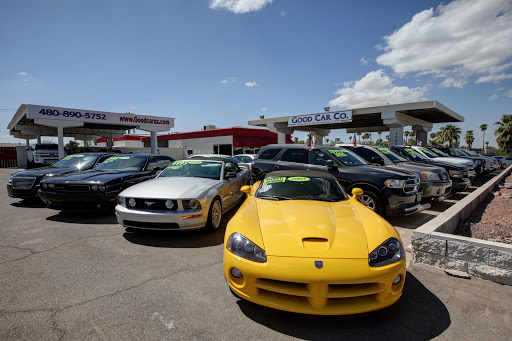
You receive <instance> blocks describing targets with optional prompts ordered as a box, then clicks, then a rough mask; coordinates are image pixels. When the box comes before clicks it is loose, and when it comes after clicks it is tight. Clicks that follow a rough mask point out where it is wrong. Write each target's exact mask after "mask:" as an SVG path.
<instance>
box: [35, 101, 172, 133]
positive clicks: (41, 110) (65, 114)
mask: <svg viewBox="0 0 512 341" xmlns="http://www.w3.org/2000/svg"><path fill="white" fill-rule="evenodd" d="M27 118H31V119H53V120H64V121H78V122H87V123H100V124H102V123H103V124H117V125H132V126H133V125H135V126H141V125H142V126H153V127H168V128H169V129H170V128H173V127H174V118H171V117H159V116H146V115H140V116H139V115H134V114H121V113H116V112H103V111H92V110H82V109H71V108H58V107H49V106H40V105H27Z"/></svg>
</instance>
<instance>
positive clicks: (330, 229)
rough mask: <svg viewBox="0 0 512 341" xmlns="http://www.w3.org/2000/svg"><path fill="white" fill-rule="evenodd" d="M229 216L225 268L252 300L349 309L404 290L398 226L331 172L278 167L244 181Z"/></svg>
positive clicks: (391, 299)
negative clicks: (238, 203)
mask: <svg viewBox="0 0 512 341" xmlns="http://www.w3.org/2000/svg"><path fill="white" fill-rule="evenodd" d="M242 191H243V192H245V193H247V194H248V196H247V199H246V200H245V201H244V203H243V204H242V206H241V207H240V208H239V210H238V211H237V213H236V214H235V215H234V216H233V218H232V219H231V220H230V222H229V223H228V226H227V228H226V234H225V240H224V259H223V263H224V264H223V265H224V276H225V279H226V281H227V282H228V284H229V287H230V289H231V290H232V292H233V293H234V294H235V295H236V296H238V297H240V298H242V299H245V300H248V301H251V302H253V303H256V304H260V305H263V306H267V307H270V308H275V309H280V310H286V311H290V312H297V313H304V314H320V315H344V314H355V313H363V312H368V311H372V310H377V309H381V308H384V307H387V306H389V305H391V304H393V303H395V302H396V301H397V300H398V299H399V298H400V296H401V294H402V289H403V286H404V280H405V273H406V263H405V250H404V247H403V245H402V242H401V240H400V236H399V235H398V233H397V232H396V230H395V229H394V228H393V226H391V225H390V224H389V223H388V222H387V221H386V220H385V219H383V218H381V217H380V216H379V215H378V214H376V213H375V212H373V211H372V210H370V209H368V208H367V207H365V206H364V205H363V204H361V203H360V202H359V201H358V200H357V199H356V198H357V196H358V195H361V194H362V193H363V191H362V190H361V189H359V188H354V189H353V190H352V195H347V194H346V193H345V192H344V190H343V189H342V187H341V186H340V185H339V184H338V182H337V181H336V178H335V177H334V176H332V175H330V174H327V173H325V172H316V171H275V172H271V173H268V174H267V175H266V177H265V178H264V179H263V180H261V181H258V182H256V183H255V184H254V185H253V186H252V187H249V186H244V187H242Z"/></svg>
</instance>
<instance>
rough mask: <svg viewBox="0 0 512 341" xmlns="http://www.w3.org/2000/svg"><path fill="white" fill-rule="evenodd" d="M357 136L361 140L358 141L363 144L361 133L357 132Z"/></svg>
mask: <svg viewBox="0 0 512 341" xmlns="http://www.w3.org/2000/svg"><path fill="white" fill-rule="evenodd" d="M357 136H358V138H359V141H357V143H359V144H361V133H357Z"/></svg>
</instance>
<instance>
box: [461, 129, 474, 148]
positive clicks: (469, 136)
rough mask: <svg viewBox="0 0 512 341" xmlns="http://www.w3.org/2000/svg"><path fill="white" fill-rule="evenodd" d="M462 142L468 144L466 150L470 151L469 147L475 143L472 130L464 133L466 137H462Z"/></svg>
mask: <svg viewBox="0 0 512 341" xmlns="http://www.w3.org/2000/svg"><path fill="white" fill-rule="evenodd" d="M464 140H465V141H466V143H467V144H468V148H469V149H471V145H472V144H473V142H475V136H474V135H473V130H468V131H466V136H464Z"/></svg>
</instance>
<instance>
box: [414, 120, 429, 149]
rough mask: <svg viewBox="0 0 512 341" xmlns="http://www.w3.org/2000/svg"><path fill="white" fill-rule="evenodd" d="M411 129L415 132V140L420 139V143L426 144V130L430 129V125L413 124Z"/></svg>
mask: <svg viewBox="0 0 512 341" xmlns="http://www.w3.org/2000/svg"><path fill="white" fill-rule="evenodd" d="M412 130H414V131H415V132H416V141H421V145H422V146H426V145H427V143H428V132H429V131H431V130H432V127H425V126H421V125H414V126H412ZM416 143H417V142H416Z"/></svg>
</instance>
